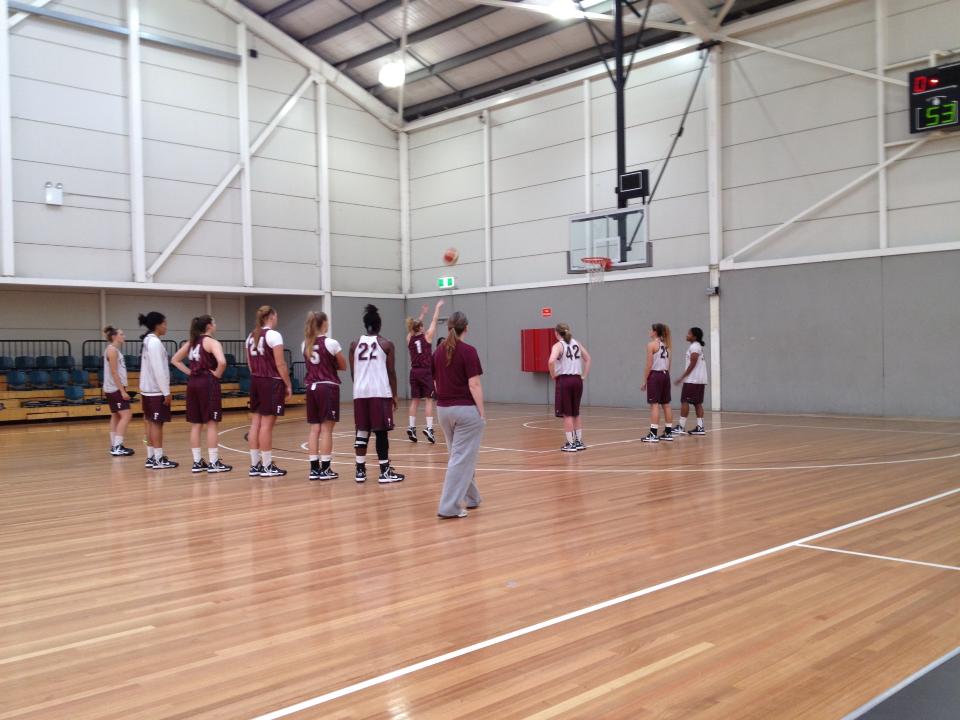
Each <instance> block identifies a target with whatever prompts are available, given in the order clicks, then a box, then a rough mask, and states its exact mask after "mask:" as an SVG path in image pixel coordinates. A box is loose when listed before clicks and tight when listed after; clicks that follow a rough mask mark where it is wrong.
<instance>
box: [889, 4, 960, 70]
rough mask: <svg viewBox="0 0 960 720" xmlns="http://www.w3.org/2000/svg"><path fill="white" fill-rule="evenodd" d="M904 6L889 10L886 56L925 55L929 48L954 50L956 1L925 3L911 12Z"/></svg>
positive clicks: (958, 11)
mask: <svg viewBox="0 0 960 720" xmlns="http://www.w3.org/2000/svg"><path fill="white" fill-rule="evenodd" d="M911 9H912V8H910V7H909V6H907V5H906V4H901V3H897V4H896V5H895V6H893V7H891V8H890V11H891V17H890V19H889V21H888V28H889V40H888V43H887V52H888V56H889V57H892V58H897V59H907V58H912V57H917V56H923V55H926V54H927V53H928V52H929V50H930V48H948V47H949V48H955V47H957V17H960V2H958V1H957V0H948V1H947V2H925V3H923V5H919V4H918V5H917V7H916V8H915V9H913V12H908V10H911Z"/></svg>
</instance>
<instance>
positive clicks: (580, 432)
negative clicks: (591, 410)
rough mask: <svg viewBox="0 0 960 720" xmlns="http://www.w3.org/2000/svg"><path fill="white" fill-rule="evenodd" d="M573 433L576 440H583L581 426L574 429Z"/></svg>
mask: <svg viewBox="0 0 960 720" xmlns="http://www.w3.org/2000/svg"><path fill="white" fill-rule="evenodd" d="M573 434H574V435H575V436H576V438H577V440H583V428H580V429H579V430H574V433H573Z"/></svg>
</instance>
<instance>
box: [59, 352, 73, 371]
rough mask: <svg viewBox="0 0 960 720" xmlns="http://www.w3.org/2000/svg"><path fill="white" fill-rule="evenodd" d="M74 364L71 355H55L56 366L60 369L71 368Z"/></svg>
mask: <svg viewBox="0 0 960 720" xmlns="http://www.w3.org/2000/svg"><path fill="white" fill-rule="evenodd" d="M76 366H77V361H76V360H74V358H73V355H57V367H58V368H60V369H61V370H73V369H74V368H75V367H76Z"/></svg>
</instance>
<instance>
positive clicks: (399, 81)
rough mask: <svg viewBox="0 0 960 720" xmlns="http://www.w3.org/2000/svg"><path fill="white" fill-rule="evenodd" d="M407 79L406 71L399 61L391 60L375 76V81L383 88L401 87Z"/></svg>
mask: <svg viewBox="0 0 960 720" xmlns="http://www.w3.org/2000/svg"><path fill="white" fill-rule="evenodd" d="M406 78H407V70H406V68H405V67H404V66H403V63H402V62H401V61H399V60H391V61H390V62H388V63H387V64H386V65H384V66H383V67H382V68H380V72H379V73H378V74H377V80H379V81H380V84H381V85H383V86H384V87H388V88H395V87H400V86H401V85H403V83H404V81H405V80H406Z"/></svg>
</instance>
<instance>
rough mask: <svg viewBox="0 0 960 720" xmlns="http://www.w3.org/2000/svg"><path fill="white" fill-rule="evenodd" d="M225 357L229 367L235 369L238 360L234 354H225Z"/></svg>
mask: <svg viewBox="0 0 960 720" xmlns="http://www.w3.org/2000/svg"><path fill="white" fill-rule="evenodd" d="M223 357H224V358H225V359H226V361H227V365H228V366H229V367H233V366H234V365H236V364H237V358H236V356H235V355H234V354H233V353H224V354H223Z"/></svg>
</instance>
